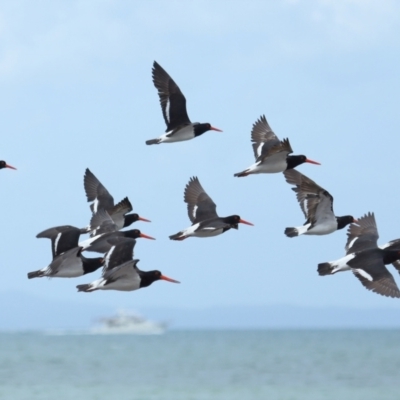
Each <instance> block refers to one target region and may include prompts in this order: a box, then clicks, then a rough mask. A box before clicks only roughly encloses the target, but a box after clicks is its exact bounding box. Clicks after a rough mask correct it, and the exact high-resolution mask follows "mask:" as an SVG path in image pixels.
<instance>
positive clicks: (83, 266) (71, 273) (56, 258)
mask: <svg viewBox="0 0 400 400" xmlns="http://www.w3.org/2000/svg"><path fill="white" fill-rule="evenodd" d="M80 234H81V230H80V229H79V228H75V227H73V226H70V225H64V226H56V227H54V228H50V229H46V230H45V231H43V232H41V233H39V234H38V235H37V236H36V237H37V238H48V239H50V240H51V251H52V254H53V260H52V262H51V263H50V264H49V265H48V266H47V267H45V268H42V269H40V270H37V271H33V272H29V273H28V278H29V279H32V278H41V277H44V276H47V277H55V278H75V277H77V276H82V275H85V274H88V273H90V272H93V271H96V270H97V269H99V268H100V267H101V266H102V265H103V258H100V257H99V258H86V257H84V256H83V255H82V254H81V253H82V247H79V246H78V240H79V235H80Z"/></svg>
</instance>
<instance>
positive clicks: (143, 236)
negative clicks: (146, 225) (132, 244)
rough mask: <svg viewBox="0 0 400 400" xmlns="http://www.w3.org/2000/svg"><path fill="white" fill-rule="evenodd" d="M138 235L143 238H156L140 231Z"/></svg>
mask: <svg viewBox="0 0 400 400" xmlns="http://www.w3.org/2000/svg"><path fill="white" fill-rule="evenodd" d="M139 237H141V238H145V239H151V240H156V238H153V237H151V236H149V235H145V234H144V233H141V234H140V236H139Z"/></svg>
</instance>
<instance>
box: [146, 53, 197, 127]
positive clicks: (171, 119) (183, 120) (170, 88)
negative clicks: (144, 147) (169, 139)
mask: <svg viewBox="0 0 400 400" xmlns="http://www.w3.org/2000/svg"><path fill="white" fill-rule="evenodd" d="M153 83H154V86H155V87H156V89H157V91H158V96H159V97H160V104H161V110H162V113H163V116H164V120H165V123H166V124H167V130H166V132H169V131H171V130H173V129H174V128H176V127H178V126H180V125H182V124H190V119H189V116H188V115H187V111H186V99H185V96H184V95H183V93H182V92H181V90H180V89H179V86H178V85H177V84H176V83H175V82H174V80H173V79H172V78H171V77H170V76H169V75H168V73H167V72H166V71H165V70H164V69H163V68H162V67H161V65H160V64H158V63H157V62H156V61H154V63H153Z"/></svg>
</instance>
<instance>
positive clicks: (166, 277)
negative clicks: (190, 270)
mask: <svg viewBox="0 0 400 400" xmlns="http://www.w3.org/2000/svg"><path fill="white" fill-rule="evenodd" d="M160 279H162V280H164V281H168V282H173V283H180V282H179V281H176V280H175V279H171V278H168V276H165V275H161V277H160Z"/></svg>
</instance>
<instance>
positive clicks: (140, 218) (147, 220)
mask: <svg viewBox="0 0 400 400" xmlns="http://www.w3.org/2000/svg"><path fill="white" fill-rule="evenodd" d="M139 221H144V222H151V221H150V220H149V219H146V218H143V217H139Z"/></svg>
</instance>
